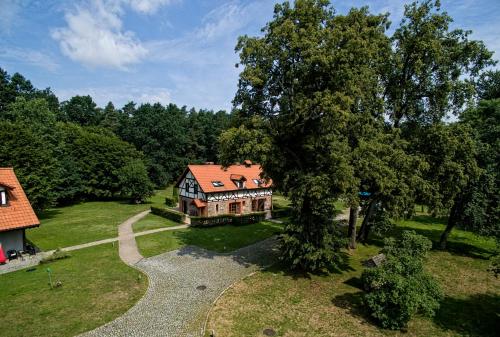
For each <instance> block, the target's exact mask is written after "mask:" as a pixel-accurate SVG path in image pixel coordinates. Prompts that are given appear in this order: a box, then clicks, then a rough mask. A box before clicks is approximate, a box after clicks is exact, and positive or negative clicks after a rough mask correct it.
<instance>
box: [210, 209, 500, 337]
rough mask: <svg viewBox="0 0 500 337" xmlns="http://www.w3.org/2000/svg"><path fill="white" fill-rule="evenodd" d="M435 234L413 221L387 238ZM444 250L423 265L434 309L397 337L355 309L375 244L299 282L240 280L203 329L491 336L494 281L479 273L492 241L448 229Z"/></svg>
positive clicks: (278, 274)
mask: <svg viewBox="0 0 500 337" xmlns="http://www.w3.org/2000/svg"><path fill="white" fill-rule="evenodd" d="M443 228H444V225H443V223H442V221H440V220H437V219H433V218H431V217H428V216H427V217H426V216H424V217H422V216H420V217H416V218H415V219H414V220H412V221H402V222H400V223H399V225H398V228H397V230H395V231H394V233H393V234H395V235H398V234H400V233H401V230H404V229H413V230H415V231H417V232H419V233H420V234H424V235H426V236H428V237H429V238H431V239H433V240H434V241H435V242H437V239H438V238H439V234H440V232H441V231H442V230H443ZM450 248H451V249H450V251H439V250H433V251H431V253H430V255H429V257H428V260H427V262H426V268H427V270H428V271H429V272H430V273H431V274H432V275H434V277H436V279H437V280H438V281H439V283H440V284H441V286H442V288H443V290H444V293H445V298H444V300H443V302H442V303H441V308H440V310H439V311H438V313H437V315H436V317H434V318H432V319H429V318H423V317H417V318H415V319H413V320H412V321H411V322H410V324H409V326H408V331H407V332H405V333H403V332H400V331H389V330H383V329H379V328H377V326H376V325H375V324H374V323H373V322H372V321H371V319H370V318H369V317H368V316H367V314H366V312H365V311H364V309H363V306H362V304H361V294H362V291H361V290H360V289H359V286H360V285H359V277H360V275H361V273H362V271H363V267H362V265H361V261H363V260H365V259H366V258H368V257H370V256H373V255H374V254H376V253H377V252H378V251H379V250H380V242H378V241H376V240H375V241H374V242H372V244H370V245H359V247H358V249H357V250H356V251H355V252H354V253H351V255H350V261H349V267H348V268H346V269H345V270H344V271H342V272H341V273H336V274H335V273H334V274H330V275H320V276H319V275H303V274H297V273H291V272H288V271H287V270H286V269H285V268H283V267H282V266H274V267H272V268H271V269H269V270H266V271H263V272H260V273H257V274H255V275H253V276H251V277H249V278H246V279H245V280H243V281H241V282H239V283H237V284H236V285H235V287H234V288H232V289H231V290H229V291H228V292H227V293H226V294H225V295H224V296H223V297H222V298H221V299H220V300H219V301H218V303H217V304H216V306H215V307H214V308H213V311H212V314H211V316H210V321H209V329H214V330H215V332H216V333H218V335H221V334H222V335H224V336H226V337H236V336H245V337H247V336H263V334H262V332H263V330H264V329H266V328H272V329H274V330H275V331H276V332H277V334H276V336H300V337H309V336H311V337H313V336H314V337H323V336H325V337H326V336H399V335H402V336H496V335H497V332H498V324H499V315H500V283H499V282H500V280H497V279H495V277H494V276H492V275H491V274H489V273H488V272H487V271H486V269H487V267H488V264H489V262H488V260H487V259H486V258H487V257H489V256H490V255H491V254H492V253H493V252H494V250H495V243H494V241H492V240H486V239H484V238H480V237H476V236H474V235H472V234H470V233H467V232H463V231H459V230H454V231H453V233H452V235H451V238H450ZM459 251H460V253H459Z"/></svg>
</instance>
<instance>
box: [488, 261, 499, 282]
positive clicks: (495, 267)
mask: <svg viewBox="0 0 500 337" xmlns="http://www.w3.org/2000/svg"><path fill="white" fill-rule="evenodd" d="M488 271H489V272H490V273H493V275H495V277H496V278H498V275H500V255H496V256H493V257H491V258H490V266H489V267H488Z"/></svg>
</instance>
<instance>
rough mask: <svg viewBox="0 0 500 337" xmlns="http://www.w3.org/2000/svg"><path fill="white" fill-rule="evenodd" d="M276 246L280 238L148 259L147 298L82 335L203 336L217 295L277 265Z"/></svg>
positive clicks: (143, 267)
mask: <svg viewBox="0 0 500 337" xmlns="http://www.w3.org/2000/svg"><path fill="white" fill-rule="evenodd" d="M276 246H277V245H276V239H275V238H270V239H267V240H264V241H261V242H258V243H256V244H254V245H251V246H248V247H244V248H241V249H239V250H237V251H235V252H233V253H231V254H217V253H214V252H210V251H207V250H204V249H201V248H198V247H194V246H188V247H184V248H181V249H179V250H175V251H172V252H168V253H164V254H161V255H157V256H153V257H150V258H144V259H142V260H140V261H139V262H138V263H137V264H135V267H136V268H137V269H139V270H141V271H142V272H144V273H145V274H147V275H148V278H149V287H148V290H147V292H146V295H145V296H144V297H143V298H142V299H141V300H140V301H139V302H137V304H136V305H135V306H133V307H132V308H131V309H130V310H129V311H128V312H126V313H125V314H124V315H123V316H121V317H119V318H117V319H116V320H114V321H112V322H110V323H108V324H106V325H104V326H102V327H99V328H97V329H95V330H93V331H90V332H87V333H85V334H83V335H81V337H97V336H99V337H108V336H119V337H125V336H144V337H145V336H152V337H155V336H162V337H194V336H200V335H201V330H202V327H203V324H204V319H205V317H206V314H207V312H208V310H209V309H210V307H211V304H212V303H213V301H214V300H215V299H216V298H217V296H219V294H220V293H221V292H222V291H223V290H224V289H226V288H227V287H228V286H230V285H231V284H232V283H234V282H236V281H238V280H239V279H241V278H242V277H244V276H246V275H248V274H250V273H251V272H253V271H255V270H258V269H259V268H261V267H264V266H268V265H270V264H272V263H274V262H275V261H276V259H277V256H278V254H277V249H276ZM135 256H136V255H135V254H134V255H132V256H131V258H134V257H135Z"/></svg>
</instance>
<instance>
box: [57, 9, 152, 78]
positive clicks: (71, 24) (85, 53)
mask: <svg viewBox="0 0 500 337" xmlns="http://www.w3.org/2000/svg"><path fill="white" fill-rule="evenodd" d="M120 14H122V8H121V6H120V5H119V3H118V2H116V1H101V0H93V1H92V2H91V4H90V7H81V6H79V7H77V8H76V10H75V11H74V12H68V13H66V15H65V20H66V23H67V27H64V28H57V29H55V30H53V31H52V38H54V39H55V40H57V41H59V45H60V48H61V50H62V52H63V54H65V55H66V56H68V57H69V58H71V59H72V60H74V61H78V62H81V63H83V64H85V65H87V66H91V67H109V68H117V69H122V70H124V69H126V68H127V66H128V65H130V64H134V63H138V62H140V61H141V59H142V58H144V56H146V54H147V50H146V48H144V46H143V45H142V43H141V42H140V41H139V40H138V39H137V38H136V37H135V36H134V33H133V32H131V31H125V30H123V27H122V21H121V18H120Z"/></svg>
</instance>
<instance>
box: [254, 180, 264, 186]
mask: <svg viewBox="0 0 500 337" xmlns="http://www.w3.org/2000/svg"><path fill="white" fill-rule="evenodd" d="M252 180H253V182H254V184H255V185H257V186H260V185H262V180H260V179H252Z"/></svg>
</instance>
